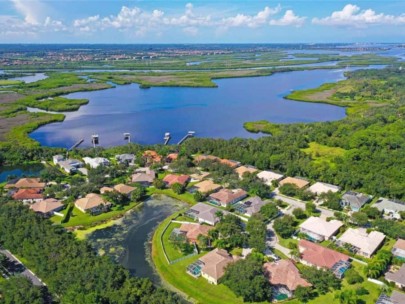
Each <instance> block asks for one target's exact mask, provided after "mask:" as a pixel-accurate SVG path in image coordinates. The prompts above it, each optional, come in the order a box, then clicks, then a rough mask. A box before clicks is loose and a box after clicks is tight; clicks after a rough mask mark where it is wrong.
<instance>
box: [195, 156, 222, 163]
mask: <svg viewBox="0 0 405 304" xmlns="http://www.w3.org/2000/svg"><path fill="white" fill-rule="evenodd" d="M206 159H210V160H218V161H219V160H220V158H219V157H216V156H213V155H205V154H202V155H197V156H195V157H194V160H195V161H196V162H197V163H199V162H200V161H202V160H206Z"/></svg>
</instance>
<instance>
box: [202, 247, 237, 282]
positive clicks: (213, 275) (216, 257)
mask: <svg viewBox="0 0 405 304" xmlns="http://www.w3.org/2000/svg"><path fill="white" fill-rule="evenodd" d="M199 261H200V262H201V263H202V267H201V275H202V277H203V278H205V279H207V281H208V283H210V284H215V285H217V284H218V281H219V280H220V279H221V278H222V277H223V275H224V274H225V268H226V267H227V266H228V265H229V264H231V263H233V262H235V261H236V259H235V258H233V257H232V256H231V255H230V254H229V253H228V252H227V251H226V250H224V249H218V248H216V249H214V250H212V251H210V252H208V253H207V254H206V255H204V256H202V257H201V258H200V259H199Z"/></svg>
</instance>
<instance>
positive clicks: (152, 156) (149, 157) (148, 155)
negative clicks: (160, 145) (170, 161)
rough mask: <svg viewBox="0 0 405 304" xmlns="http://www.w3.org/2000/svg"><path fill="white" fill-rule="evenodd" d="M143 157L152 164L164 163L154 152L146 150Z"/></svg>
mask: <svg viewBox="0 0 405 304" xmlns="http://www.w3.org/2000/svg"><path fill="white" fill-rule="evenodd" d="M142 156H143V157H144V158H146V159H147V160H148V161H150V162H154V163H159V162H161V161H162V157H161V156H160V155H159V154H158V153H157V152H156V151H153V150H146V151H145V152H143V155H142Z"/></svg>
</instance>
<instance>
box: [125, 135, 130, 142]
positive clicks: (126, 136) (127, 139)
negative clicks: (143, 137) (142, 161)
mask: <svg viewBox="0 0 405 304" xmlns="http://www.w3.org/2000/svg"><path fill="white" fill-rule="evenodd" d="M124 140H126V141H128V143H130V142H131V133H124Z"/></svg>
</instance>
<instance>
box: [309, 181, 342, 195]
mask: <svg viewBox="0 0 405 304" xmlns="http://www.w3.org/2000/svg"><path fill="white" fill-rule="evenodd" d="M308 190H309V191H310V192H312V193H313V194H315V195H321V194H322V193H328V192H333V193H336V192H339V191H340V187H338V186H335V185H331V184H327V183H321V182H316V183H315V184H313V185H312V186H311V187H309V188H308Z"/></svg>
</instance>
